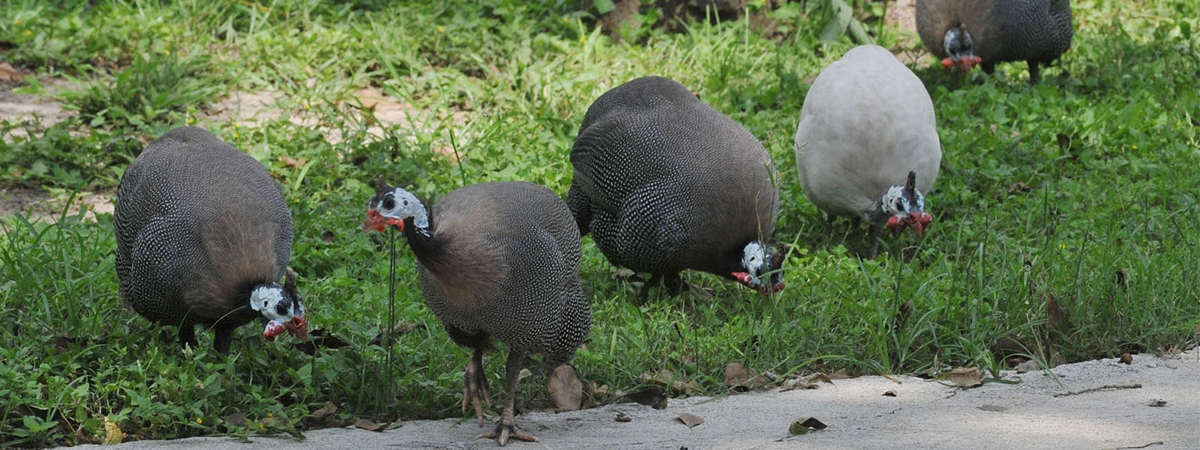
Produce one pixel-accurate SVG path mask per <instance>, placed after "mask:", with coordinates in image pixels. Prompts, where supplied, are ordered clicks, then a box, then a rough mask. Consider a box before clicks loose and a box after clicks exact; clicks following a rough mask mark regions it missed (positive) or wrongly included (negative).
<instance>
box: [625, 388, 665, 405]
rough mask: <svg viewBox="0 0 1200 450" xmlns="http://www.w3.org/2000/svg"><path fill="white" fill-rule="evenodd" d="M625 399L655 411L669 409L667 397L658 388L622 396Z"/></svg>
mask: <svg viewBox="0 0 1200 450" xmlns="http://www.w3.org/2000/svg"><path fill="white" fill-rule="evenodd" d="M622 396H623V397H625V398H628V399H630V400H633V401H635V402H638V403H641V404H643V405H646V406H649V407H651V408H654V409H666V408H667V396H666V395H664V393H663V389H662V388H661V387H658V386H650V387H648V388H645V389H642V390H640V391H637V392H633V393H629V394H624V395H622Z"/></svg>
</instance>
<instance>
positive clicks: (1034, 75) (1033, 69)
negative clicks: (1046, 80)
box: [1025, 59, 1042, 84]
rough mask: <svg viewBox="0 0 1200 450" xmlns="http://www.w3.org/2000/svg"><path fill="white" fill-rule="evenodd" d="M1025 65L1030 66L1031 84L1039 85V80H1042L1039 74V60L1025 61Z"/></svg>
mask: <svg viewBox="0 0 1200 450" xmlns="http://www.w3.org/2000/svg"><path fill="white" fill-rule="evenodd" d="M1025 63H1026V64H1029V84H1037V83H1038V80H1041V79H1042V76H1041V74H1040V73H1039V72H1038V62H1037V60H1033V59H1031V60H1028V61H1025Z"/></svg>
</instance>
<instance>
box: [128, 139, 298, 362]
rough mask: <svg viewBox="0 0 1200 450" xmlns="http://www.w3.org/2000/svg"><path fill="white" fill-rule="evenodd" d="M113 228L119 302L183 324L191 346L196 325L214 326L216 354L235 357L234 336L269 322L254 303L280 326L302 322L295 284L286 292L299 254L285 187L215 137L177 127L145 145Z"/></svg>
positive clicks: (152, 317)
mask: <svg viewBox="0 0 1200 450" xmlns="http://www.w3.org/2000/svg"><path fill="white" fill-rule="evenodd" d="M113 228H114V231H115V233H116V237H117V252H116V269H117V277H118V279H119V280H120V286H119V288H118V289H119V291H118V292H119V297H120V298H121V300H122V301H123V302H125V303H126V304H128V305H130V306H131V307H132V308H133V309H134V310H135V311H137V313H138V314H141V315H142V316H143V317H146V318H147V319H150V320H151V321H154V322H157V323H160V324H164V325H178V326H180V330H179V335H180V339H181V340H182V341H183V342H184V343H187V344H194V343H195V336H194V326H195V325H198V324H201V325H212V326H213V328H214V329H215V330H216V339H215V346H216V348H217V350H219V351H221V352H223V353H228V352H229V347H230V343H231V339H232V334H233V330H234V329H235V328H236V327H238V326H241V325H243V324H245V323H247V322H250V321H252V320H254V319H256V318H262V317H263V315H262V314H260V312H259V311H257V310H256V309H255V308H252V307H251V306H252V305H251V303H250V301H251V299H252V297H253V298H258V299H260V300H261V301H265V302H266V303H268V305H267V308H269V309H270V310H271V311H272V314H273V316H272V319H274V320H284V321H285V322H286V321H290V320H292V319H295V318H300V319H302V318H303V303H302V301H301V300H300V298H299V296H298V295H297V294H296V292H295V284H294V278H293V279H292V281H291V282H290V283H288V286H280V285H278V284H277V282H278V281H279V280H280V278H282V277H283V276H284V273H285V270H286V269H287V265H288V259H289V257H290V255H291V249H292V218H291V213H290V212H289V211H288V208H287V205H286V204H285V203H284V201H283V196H282V195H281V194H280V191H279V186H278V185H277V184H276V183H275V181H274V180H273V179H272V178H271V176H270V175H269V174H268V173H267V170H266V169H265V168H264V167H263V166H262V165H261V164H259V163H258V161H255V160H254V158H251V157H250V156H248V155H246V154H245V153H242V152H240V151H238V150H237V149H235V148H233V147H231V146H229V145H228V144H226V143H224V142H221V141H220V140H218V139H217V138H216V137H215V136H213V135H212V134H210V133H208V132H207V131H204V130H202V129H199V128H193V127H184V128H178V129H175V130H172V131H170V132H168V133H166V134H164V135H163V136H162V137H161V138H159V139H158V140H156V141H154V142H152V143H151V144H150V145H149V146H147V147H146V149H145V151H143V152H142V153H141V155H139V156H138V157H137V159H136V160H135V161H134V162H133V164H131V165H130V166H129V168H127V169H126V170H125V173H124V175H123V176H122V178H121V184H120V187H119V188H118V190H117V203H116V211H115V214H114V220H113ZM293 277H294V276H293ZM281 310H282V311H283V313H279V311H281ZM271 323H275V322H271ZM297 323H298V322H297ZM277 325H278V326H280V327H283V326H284V325H285V324H284V323H278V324H277ZM269 336H273V335H269Z"/></svg>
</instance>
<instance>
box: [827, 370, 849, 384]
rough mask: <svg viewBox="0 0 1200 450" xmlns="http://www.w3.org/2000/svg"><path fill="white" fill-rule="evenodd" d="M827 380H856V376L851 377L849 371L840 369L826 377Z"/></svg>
mask: <svg viewBox="0 0 1200 450" xmlns="http://www.w3.org/2000/svg"><path fill="white" fill-rule="evenodd" d="M825 378H828V379H830V380H846V379H850V378H854V375H851V374H850V371H849V370H846V369H838V371H837V372H834V373H831V374H829V375H828V376H826V377H825ZM831 383H832V382H831Z"/></svg>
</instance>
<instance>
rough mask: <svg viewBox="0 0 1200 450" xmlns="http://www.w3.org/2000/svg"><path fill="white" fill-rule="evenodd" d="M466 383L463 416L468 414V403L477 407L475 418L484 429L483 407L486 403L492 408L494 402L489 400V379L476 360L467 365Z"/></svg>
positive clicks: (464, 376) (464, 375)
mask: <svg viewBox="0 0 1200 450" xmlns="http://www.w3.org/2000/svg"><path fill="white" fill-rule="evenodd" d="M463 378H464V379H465V383H464V386H463V401H462V411H463V414H466V412H467V402H470V403H471V404H472V405H474V406H475V417H477V418H479V426H480V428H482V427H483V422H484V420H483V405H484V404H485V403H486V404H487V405H488V406H489V407H490V406H492V401H491V400H490V399H489V398H488V387H487V377H485V376H484V375H483V365H482V364H480V363H479V362H477V361H475V360H474V359H472V360H471V363H469V364H467V369H466V371H465V373H464V374H463Z"/></svg>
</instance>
